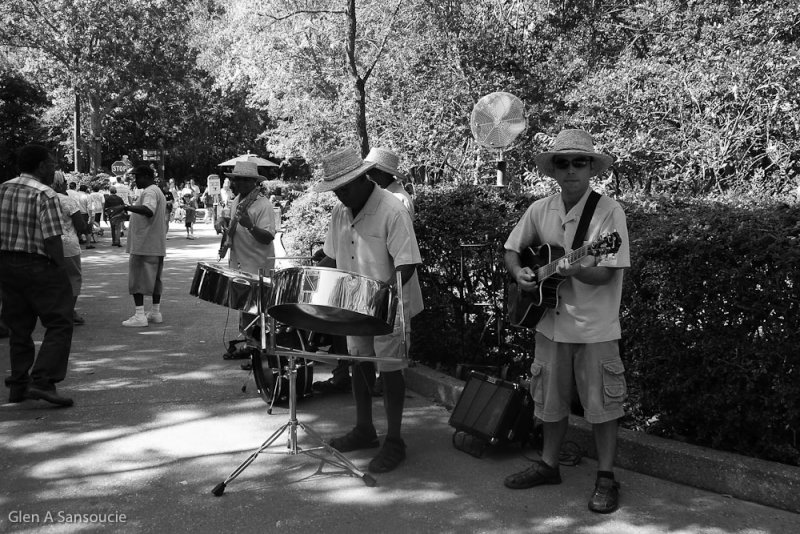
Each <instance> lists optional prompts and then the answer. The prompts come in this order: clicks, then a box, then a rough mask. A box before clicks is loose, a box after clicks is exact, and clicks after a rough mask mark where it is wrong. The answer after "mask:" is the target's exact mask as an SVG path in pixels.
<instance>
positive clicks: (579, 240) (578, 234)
mask: <svg viewBox="0 0 800 534" xmlns="http://www.w3.org/2000/svg"><path fill="white" fill-rule="evenodd" d="M598 200H600V193H598V192H596V191H594V190H592V192H591V193H589V198H587V199H586V204H585V205H584V206H583V213H581V220H580V221H579V222H578V229H577V230H576V231H575V239H573V240H572V250H577V249H579V248H580V247H581V246H582V245H583V238H584V237H586V230H588V229H589V221H591V220H592V215H594V208H595V207H597V201H598Z"/></svg>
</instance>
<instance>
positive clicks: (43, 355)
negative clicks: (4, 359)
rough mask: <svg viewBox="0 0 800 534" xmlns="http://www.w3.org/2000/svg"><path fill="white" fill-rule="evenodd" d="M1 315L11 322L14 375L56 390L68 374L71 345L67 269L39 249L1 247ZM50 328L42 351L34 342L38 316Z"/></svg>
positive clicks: (10, 381)
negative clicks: (37, 251) (33, 251)
mask: <svg viewBox="0 0 800 534" xmlns="http://www.w3.org/2000/svg"><path fill="white" fill-rule="evenodd" d="M0 287H2V288H3V290H2V292H3V310H2V319H3V321H4V322H5V323H6V325H8V328H9V330H10V332H9V348H10V355H11V376H8V377H6V379H5V383H6V386H8V387H9V388H19V387H24V386H27V385H28V384H30V383H33V385H34V386H36V387H38V388H41V389H49V390H52V389H55V384H56V383H58V382H61V381H62V380H64V377H65V376H66V374H67V364H68V362H69V351H70V346H71V345H72V327H73V323H72V308H73V298H72V287H71V285H70V282H69V277H68V276H67V271H66V269H64V268H62V267H57V266H56V265H55V264H53V263H52V262H51V261H50V260H48V259H47V258H46V257H44V256H41V255H39V254H26V253H19V252H0ZM37 319H38V320H40V321H41V322H42V326H44V328H45V333H44V338H43V339H42V345H41V347H40V348H39V355H38V357H37V356H36V346H35V345H34V342H33V331H34V329H35V328H36V320H37Z"/></svg>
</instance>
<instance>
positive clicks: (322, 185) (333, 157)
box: [314, 148, 375, 193]
mask: <svg viewBox="0 0 800 534" xmlns="http://www.w3.org/2000/svg"><path fill="white" fill-rule="evenodd" d="M374 167H375V164H374V163H372V162H369V161H364V160H362V159H361V156H359V155H358V152H356V151H355V150H354V149H352V148H343V149H341V150H337V151H336V152H333V153H332V154H328V155H327V156H325V157H324V158H322V180H320V181H319V182H317V184H316V185H315V186H314V191H316V192H318V193H323V192H325V191H334V190H336V189H339V188H340V187H342V186H343V185H347V184H349V183H350V182H352V181H353V180H355V179H356V178H358V177H359V176H362V175H364V174H365V173H366V172H367V171H368V170H370V169H373V168H374Z"/></svg>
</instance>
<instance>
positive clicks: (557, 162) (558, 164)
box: [553, 158, 592, 170]
mask: <svg viewBox="0 0 800 534" xmlns="http://www.w3.org/2000/svg"><path fill="white" fill-rule="evenodd" d="M591 162H592V158H575V159H572V160H570V159H561V158H558V159H554V160H553V167H555V168H556V169H561V170H566V169H569V166H570V165H572V167H573V168H575V169H583V168H584V167H586V166H587V165H589V164H590V163H591Z"/></svg>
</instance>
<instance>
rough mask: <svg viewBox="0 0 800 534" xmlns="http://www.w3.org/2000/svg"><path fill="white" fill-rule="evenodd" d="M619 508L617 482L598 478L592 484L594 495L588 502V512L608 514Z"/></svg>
mask: <svg viewBox="0 0 800 534" xmlns="http://www.w3.org/2000/svg"><path fill="white" fill-rule="evenodd" d="M617 508H619V482H617V481H616V480H614V479H613V478H607V477H599V478H598V479H597V482H595V484H594V493H592V498H591V499H590V500H589V510H591V511H592V512H597V513H598V514H610V513H611V512H613V511H615V510H616V509H617Z"/></svg>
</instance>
